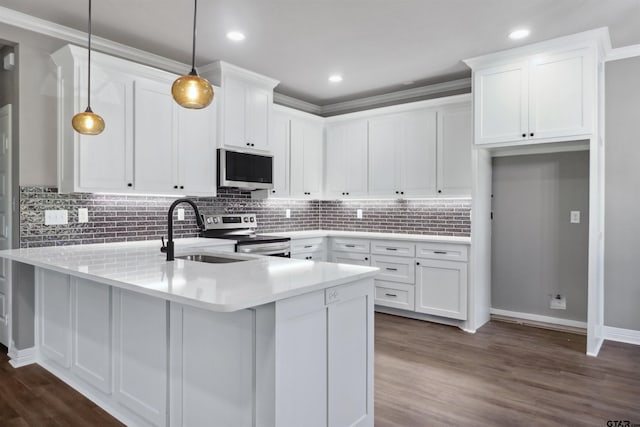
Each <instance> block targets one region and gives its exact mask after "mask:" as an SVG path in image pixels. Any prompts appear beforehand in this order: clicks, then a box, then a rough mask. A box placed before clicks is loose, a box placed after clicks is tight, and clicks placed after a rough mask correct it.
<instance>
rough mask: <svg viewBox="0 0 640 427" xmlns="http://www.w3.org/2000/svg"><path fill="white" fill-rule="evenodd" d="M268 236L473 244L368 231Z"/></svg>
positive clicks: (465, 240)
mask: <svg viewBox="0 0 640 427" xmlns="http://www.w3.org/2000/svg"><path fill="white" fill-rule="evenodd" d="M260 234H263V235H266V236H282V237H289V238H291V239H294V240H295V239H307V238H312V237H349V238H353V239H375V240H405V241H415V242H418V243H419V242H425V243H427V242H433V243H460V244H467V245H468V244H471V237H459V236H434V235H427V234H402V233H371V232H366V231H338V230H306V231H289V232H281V233H280V232H277V233H260Z"/></svg>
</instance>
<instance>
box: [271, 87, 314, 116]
mask: <svg viewBox="0 0 640 427" xmlns="http://www.w3.org/2000/svg"><path fill="white" fill-rule="evenodd" d="M273 102H274V103H275V104H278V105H282V106H284V107H289V108H293V109H294V110H300V111H304V112H306V113H310V114H315V115H318V116H321V115H322V107H321V106H319V105H316V104H312V103H310V102H307V101H302V100H301V99H297V98H293V97H291V96H288V95H284V94H282V93H278V92H274V93H273Z"/></svg>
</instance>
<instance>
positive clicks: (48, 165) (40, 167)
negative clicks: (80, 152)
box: [0, 24, 67, 185]
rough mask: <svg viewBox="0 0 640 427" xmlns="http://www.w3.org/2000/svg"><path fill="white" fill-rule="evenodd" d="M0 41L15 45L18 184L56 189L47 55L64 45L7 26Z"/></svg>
mask: <svg viewBox="0 0 640 427" xmlns="http://www.w3.org/2000/svg"><path fill="white" fill-rule="evenodd" d="M0 40H4V41H7V42H10V43H12V44H14V43H15V44H16V45H17V46H16V55H17V57H18V67H17V71H18V90H19V94H20V95H19V105H18V109H19V110H18V114H19V117H20V119H19V126H18V127H17V128H16V129H18V133H19V138H20V160H19V166H20V168H19V171H20V180H19V184H20V185H56V183H57V161H56V158H57V148H56V146H57V142H56V129H57V115H56V97H57V89H56V87H57V86H56V72H55V67H54V64H53V62H52V61H51V59H50V55H51V53H52V52H55V51H56V50H58V49H59V48H61V47H62V46H64V45H65V44H67V43H65V42H64V41H62V40H58V39H54V38H51V37H46V36H43V35H39V34H36V33H33V32H30V31H25V30H22V29H19V28H16V27H12V26H10V25H6V24H0ZM14 131H15V129H14Z"/></svg>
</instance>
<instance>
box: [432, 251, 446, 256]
mask: <svg viewBox="0 0 640 427" xmlns="http://www.w3.org/2000/svg"><path fill="white" fill-rule="evenodd" d="M433 253H434V254H438V255H446V254H447V253H448V252H447V251H433Z"/></svg>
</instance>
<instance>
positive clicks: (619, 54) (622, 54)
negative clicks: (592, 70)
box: [605, 44, 640, 62]
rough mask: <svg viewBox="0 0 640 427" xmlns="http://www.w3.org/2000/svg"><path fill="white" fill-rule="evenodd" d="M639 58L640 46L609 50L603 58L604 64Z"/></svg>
mask: <svg viewBox="0 0 640 427" xmlns="http://www.w3.org/2000/svg"><path fill="white" fill-rule="evenodd" d="M636 56H640V44H633V45H630V46H623V47H618V48H616V49H611V50H610V51H609V53H608V54H607V57H606V58H605V62H609V61H618V60H620V59H627V58H634V57H636Z"/></svg>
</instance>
